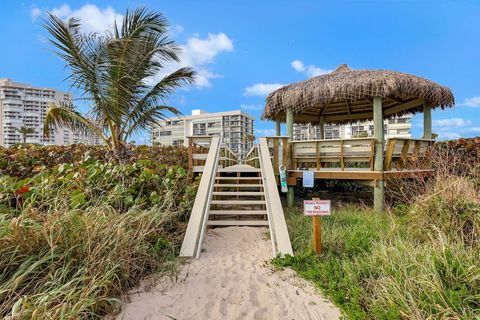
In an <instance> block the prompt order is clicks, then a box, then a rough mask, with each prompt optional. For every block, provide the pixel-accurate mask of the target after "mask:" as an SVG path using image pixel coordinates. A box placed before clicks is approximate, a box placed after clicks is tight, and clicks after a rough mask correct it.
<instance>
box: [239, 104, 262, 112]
mask: <svg viewBox="0 0 480 320" xmlns="http://www.w3.org/2000/svg"><path fill="white" fill-rule="evenodd" d="M240 108H241V109H244V110H250V111H259V110H263V106H262V105H261V104H241V105H240Z"/></svg>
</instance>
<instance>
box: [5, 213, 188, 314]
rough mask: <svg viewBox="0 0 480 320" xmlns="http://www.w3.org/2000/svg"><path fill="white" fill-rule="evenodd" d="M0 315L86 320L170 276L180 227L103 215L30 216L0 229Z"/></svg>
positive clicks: (166, 218)
mask: <svg viewBox="0 0 480 320" xmlns="http://www.w3.org/2000/svg"><path fill="white" fill-rule="evenodd" d="M0 228H1V229H0V230H1V232H0V234H1V238H0V256H1V257H2V259H1V260H0V270H1V273H0V315H1V316H3V317H7V318H12V319H62V318H63V319H87V318H93V317H100V316H101V315H103V314H106V313H111V312H114V311H115V310H116V309H117V308H118V307H119V303H120V302H119V300H118V299H117V298H118V297H119V296H120V295H121V294H122V293H123V292H125V290H126V289H127V288H130V287H131V286H133V285H135V284H136V283H137V282H138V281H139V279H141V278H142V277H144V276H146V275H149V274H151V273H154V272H169V273H173V272H174V270H175V264H176V263H177V262H178V261H177V259H176V258H175V257H176V254H177V248H178V243H179V241H180V237H181V234H182V232H183V228H184V225H183V224H181V223H179V222H178V220H177V217H176V214H175V213H172V212H165V211H161V210H158V208H152V209H150V210H143V211H137V210H130V211H128V212H127V213H123V214H120V213H119V212H117V211H115V210H113V209H111V208H109V207H104V208H102V207H95V208H89V209H87V210H85V211H78V210H71V211H68V212H59V213H52V214H49V215H39V214H35V213H34V212H31V213H30V214H28V215H22V216H20V217H17V218H14V219H11V220H5V219H4V220H3V221H2V222H1V225H0Z"/></svg>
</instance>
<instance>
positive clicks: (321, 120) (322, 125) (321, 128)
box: [318, 116, 325, 139]
mask: <svg viewBox="0 0 480 320" xmlns="http://www.w3.org/2000/svg"><path fill="white" fill-rule="evenodd" d="M318 129H319V133H320V139H325V117H324V116H320V118H319V119H318Z"/></svg>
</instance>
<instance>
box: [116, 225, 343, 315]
mask: <svg viewBox="0 0 480 320" xmlns="http://www.w3.org/2000/svg"><path fill="white" fill-rule="evenodd" d="M204 248H205V252H203V253H202V255H201V258H200V259H198V260H196V259H193V260H192V261H191V263H190V264H187V265H185V267H184V268H183V270H182V274H181V276H180V279H182V280H181V281H179V282H177V283H172V282H171V281H168V283H159V284H158V285H156V286H155V287H154V288H152V289H150V290H148V291H144V292H138V291H140V290H138V289H137V290H136V291H135V292H132V293H131V294H130V296H129V302H128V303H127V304H126V306H125V308H124V310H123V312H122V313H121V314H120V315H119V317H118V319H128V320H130V319H178V320H180V319H181V320H184V319H195V320H199V319H200V320H203V319H208V320H210V319H228V320H230V319H269V320H271V319H295V320H300V319H312V320H321V319H338V318H339V316H340V312H339V311H338V309H336V308H335V307H334V306H333V305H332V304H331V303H329V302H328V301H325V299H324V298H322V296H320V295H319V294H318V292H316V290H315V289H314V288H313V287H312V286H311V285H310V284H309V283H307V282H306V281H304V280H302V279H300V278H298V277H296V276H295V275H294V272H293V271H288V270H286V271H282V272H272V270H271V269H270V268H269V267H268V265H267V264H266V263H265V261H266V260H268V259H270V258H271V245H270V242H269V241H268V240H266V238H265V229H264V228H249V227H228V228H218V229H212V230H209V231H208V233H207V237H206V239H205V243H204Z"/></svg>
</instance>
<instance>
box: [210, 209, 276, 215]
mask: <svg viewBox="0 0 480 320" xmlns="http://www.w3.org/2000/svg"><path fill="white" fill-rule="evenodd" d="M208 214H215V215H239V216H241V215H265V214H267V211H266V210H209V211H208Z"/></svg>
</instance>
